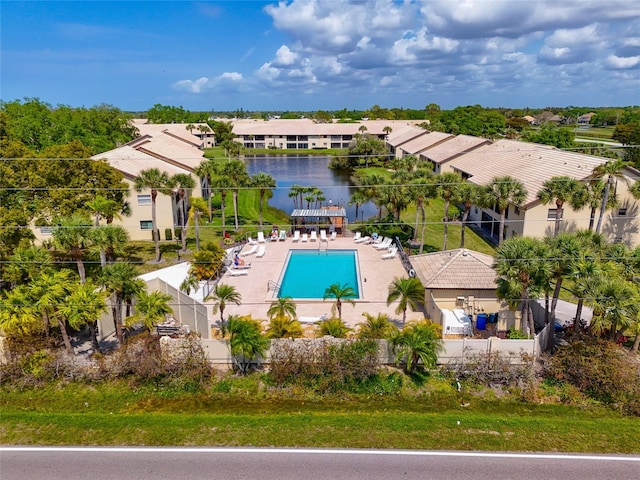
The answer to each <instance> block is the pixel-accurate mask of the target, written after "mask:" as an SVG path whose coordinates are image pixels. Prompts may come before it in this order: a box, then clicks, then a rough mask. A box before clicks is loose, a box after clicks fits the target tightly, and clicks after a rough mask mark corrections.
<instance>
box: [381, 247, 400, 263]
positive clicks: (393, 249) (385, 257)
mask: <svg viewBox="0 0 640 480" xmlns="http://www.w3.org/2000/svg"><path fill="white" fill-rule="evenodd" d="M397 253H398V247H391V248H390V249H389V253H385V254H384V255H382V257H380V258H382V259H383V260H388V259H390V258H395V256H396V254H397Z"/></svg>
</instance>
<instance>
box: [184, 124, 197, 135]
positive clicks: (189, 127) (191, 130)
mask: <svg viewBox="0 0 640 480" xmlns="http://www.w3.org/2000/svg"><path fill="white" fill-rule="evenodd" d="M185 128H186V129H187V130H189V133H191V134H193V130H194V129H195V128H196V126H195V125H194V124H193V123H188V124H187V126H186V127H185Z"/></svg>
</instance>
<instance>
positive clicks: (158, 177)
mask: <svg viewBox="0 0 640 480" xmlns="http://www.w3.org/2000/svg"><path fill="white" fill-rule="evenodd" d="M134 186H135V189H136V190H137V191H138V192H140V191H142V190H143V189H147V188H148V189H150V190H151V222H152V224H153V241H154V243H155V249H156V257H155V261H156V263H159V262H160V231H159V230H158V220H157V216H156V201H157V198H158V192H160V193H163V194H165V195H171V190H170V189H169V175H168V174H167V173H165V172H161V171H160V170H159V169H157V168H150V169H148V170H142V171H141V172H140V175H138V176H137V177H136V179H135V183H134Z"/></svg>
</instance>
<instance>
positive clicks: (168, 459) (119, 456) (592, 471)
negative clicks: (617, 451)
mask: <svg viewBox="0 0 640 480" xmlns="http://www.w3.org/2000/svg"><path fill="white" fill-rule="evenodd" d="M0 478H2V480H24V479H29V480H44V479H47V480H76V479H77V480H115V479H118V480H122V479H135V480H159V479H163V480H164V479H190V480H195V479H221V480H222V479H224V480H237V479H256V480H258V479H259V480H301V479H310V480H324V479H328V480H343V479H344V480H373V479H376V480H378V479H379V480H391V479H398V478H402V479H403V480H404V479H407V480H413V479H416V480H417V479H420V480H431V479H433V480H436V479H442V480H445V479H446V480H450V479H455V480H478V479H491V480H497V479H509V480H518V479H522V480H550V479H562V480H589V479H594V480H595V479H597V480H601V479H602V480H604V479H606V480H627V479H628V480H638V479H639V478H640V457H631V456H586V455H538V454H498V453H483V452H426V451H389V450H309V449H247V448H238V449H205V448H202V449H196V448H193V449H189V448H169V449H167V448H135V449H125V448H30V449H17V448H13V447H6V448H0Z"/></svg>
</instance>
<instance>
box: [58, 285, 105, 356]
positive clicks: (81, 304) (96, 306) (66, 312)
mask: <svg viewBox="0 0 640 480" xmlns="http://www.w3.org/2000/svg"><path fill="white" fill-rule="evenodd" d="M106 296H107V294H106V293H105V292H103V291H100V290H99V289H98V287H97V286H96V285H94V284H93V283H84V284H80V285H77V286H75V287H74V288H73V289H72V290H71V291H70V292H69V294H68V296H67V297H66V299H65V302H64V305H62V306H61V308H60V318H62V319H64V320H63V323H61V324H60V328H61V329H63V328H64V329H66V325H64V321H66V323H67V324H68V325H69V326H70V327H71V328H73V329H74V330H80V329H82V328H83V327H85V326H86V325H88V326H89V331H90V334H91V346H92V348H93V351H94V352H100V344H99V343H98V317H100V315H102V314H103V313H104V312H105V311H106V310H107V304H106V303H105V300H106ZM59 321H60V320H59ZM69 347H71V344H69ZM69 347H68V348H67V350H69ZM70 352H73V349H71V350H70Z"/></svg>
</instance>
